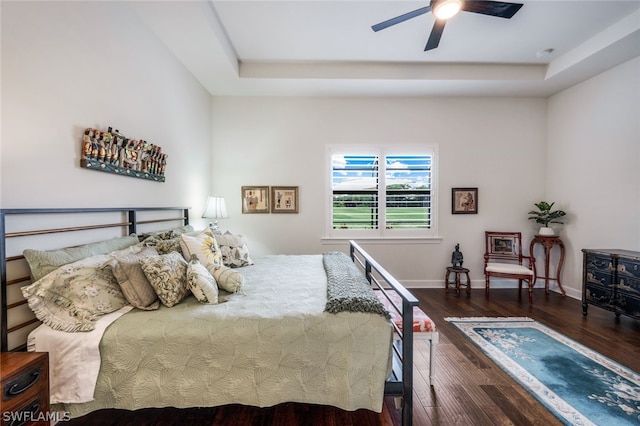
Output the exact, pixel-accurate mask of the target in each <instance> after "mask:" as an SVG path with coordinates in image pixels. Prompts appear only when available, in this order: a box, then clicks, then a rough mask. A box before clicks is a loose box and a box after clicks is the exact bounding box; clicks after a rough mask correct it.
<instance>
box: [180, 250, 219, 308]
mask: <svg viewBox="0 0 640 426" xmlns="http://www.w3.org/2000/svg"><path fill="white" fill-rule="evenodd" d="M187 284H188V285H189V289H190V290H191V293H193V295H194V296H195V298H196V299H197V300H198V302H200V303H205V304H209V305H216V304H217V303H218V284H217V283H216V280H215V278H213V276H212V275H211V273H210V272H209V271H207V268H205V267H204V265H203V264H201V263H200V261H198V256H196V255H195V254H194V255H193V256H192V257H191V260H190V261H189V265H187Z"/></svg>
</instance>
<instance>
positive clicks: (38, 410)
mask: <svg viewBox="0 0 640 426" xmlns="http://www.w3.org/2000/svg"><path fill="white" fill-rule="evenodd" d="M15 402H16V404H11V407H8V409H7V408H5V407H4V405H3V407H2V416H1V417H0V426H17V425H49V424H50V422H49V421H47V416H48V415H49V392H48V391H47V390H45V389H42V390H41V392H39V393H37V394H36V395H30V398H22V397H21V398H20V399H19V400H17V401H15Z"/></svg>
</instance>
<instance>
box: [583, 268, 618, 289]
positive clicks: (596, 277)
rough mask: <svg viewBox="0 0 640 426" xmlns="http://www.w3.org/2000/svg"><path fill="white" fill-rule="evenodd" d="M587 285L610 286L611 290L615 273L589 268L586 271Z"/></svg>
mask: <svg viewBox="0 0 640 426" xmlns="http://www.w3.org/2000/svg"><path fill="white" fill-rule="evenodd" d="M585 285H586V286H587V287H593V286H599V287H603V288H610V289H611V290H613V285H614V279H613V274H611V272H609V271H601V270H600V269H593V268H587V270H586V271H585Z"/></svg>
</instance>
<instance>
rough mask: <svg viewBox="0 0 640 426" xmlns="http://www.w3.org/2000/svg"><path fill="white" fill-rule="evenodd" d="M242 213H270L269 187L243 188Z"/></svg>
mask: <svg viewBox="0 0 640 426" xmlns="http://www.w3.org/2000/svg"><path fill="white" fill-rule="evenodd" d="M242 213H269V187H268V186H243V187H242Z"/></svg>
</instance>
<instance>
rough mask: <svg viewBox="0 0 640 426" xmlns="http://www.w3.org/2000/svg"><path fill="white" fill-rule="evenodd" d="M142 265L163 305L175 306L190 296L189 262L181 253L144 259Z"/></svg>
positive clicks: (141, 260) (141, 261)
mask: <svg viewBox="0 0 640 426" xmlns="http://www.w3.org/2000/svg"><path fill="white" fill-rule="evenodd" d="M140 265H141V266H142V270H143V271H144V275H145V276H146V277H147V279H148V280H149V283H151V287H153V289H154V290H155V292H156V294H157V295H158V298H159V299H160V301H161V302H162V304H163V305H165V306H167V307H169V308H170V307H172V306H175V305H177V304H178V303H180V302H182V300H183V299H184V298H185V297H187V295H188V294H189V286H187V261H186V260H184V258H183V257H182V255H181V254H180V253H177V252H171V253H168V254H161V255H159V256H150V257H143V258H142V259H140Z"/></svg>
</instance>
